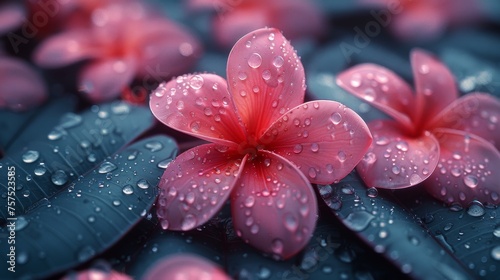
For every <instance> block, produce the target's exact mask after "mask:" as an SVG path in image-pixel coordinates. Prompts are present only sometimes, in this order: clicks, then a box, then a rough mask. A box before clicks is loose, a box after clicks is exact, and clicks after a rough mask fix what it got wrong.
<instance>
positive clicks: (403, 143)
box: [396, 141, 408, 152]
mask: <svg viewBox="0 0 500 280" xmlns="http://www.w3.org/2000/svg"><path fill="white" fill-rule="evenodd" d="M396 149H398V150H400V151H403V152H406V151H408V143H407V142H406V141H399V142H398V143H396Z"/></svg>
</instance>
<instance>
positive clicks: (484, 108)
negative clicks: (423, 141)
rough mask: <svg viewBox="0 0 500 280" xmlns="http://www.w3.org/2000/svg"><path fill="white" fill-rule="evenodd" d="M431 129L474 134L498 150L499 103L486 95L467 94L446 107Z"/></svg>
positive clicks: (499, 131) (499, 144) (499, 147)
mask: <svg viewBox="0 0 500 280" xmlns="http://www.w3.org/2000/svg"><path fill="white" fill-rule="evenodd" d="M428 127H429V128H431V127H436V128H439V127H442V128H452V129H456V130H463V131H466V132H469V133H472V134H475V135H477V136H479V137H481V138H483V139H485V140H486V141H488V142H490V143H492V144H493V145H494V146H495V147H496V148H497V149H500V101H499V100H498V99H497V98H495V97H494V96H492V95H490V94H486V93H469V94H467V95H465V96H463V97H461V98H459V99H457V100H456V101H455V102H453V103H451V104H450V105H449V106H448V107H446V108H445V109H444V110H443V111H442V112H441V113H440V114H439V115H438V116H437V117H436V118H435V119H434V120H433V122H432V123H431V124H429V125H428Z"/></svg>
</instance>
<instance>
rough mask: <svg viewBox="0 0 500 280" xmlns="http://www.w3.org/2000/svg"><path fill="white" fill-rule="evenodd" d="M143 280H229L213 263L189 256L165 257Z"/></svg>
mask: <svg viewBox="0 0 500 280" xmlns="http://www.w3.org/2000/svg"><path fill="white" fill-rule="evenodd" d="M142 279H143V280H181V279H182V280H199V279H206V280H229V279H231V278H230V277H229V276H227V274H226V273H225V272H224V271H223V270H222V269H220V268H219V267H217V266H216V265H214V264H213V263H211V262H209V261H207V260H205V259H203V258H200V257H197V256H195V255H190V254H178V255H174V256H173V257H167V258H166V259H164V260H160V261H158V262H157V263H155V264H154V265H153V267H152V268H151V269H149V270H148V271H147V272H146V275H145V276H144V277H143V278H142Z"/></svg>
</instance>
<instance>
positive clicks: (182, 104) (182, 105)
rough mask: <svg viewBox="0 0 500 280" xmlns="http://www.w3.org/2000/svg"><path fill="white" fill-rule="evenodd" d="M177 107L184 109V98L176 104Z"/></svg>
mask: <svg viewBox="0 0 500 280" xmlns="http://www.w3.org/2000/svg"><path fill="white" fill-rule="evenodd" d="M176 107H177V109H179V110H182V109H184V101H182V100H179V101H177V105H176Z"/></svg>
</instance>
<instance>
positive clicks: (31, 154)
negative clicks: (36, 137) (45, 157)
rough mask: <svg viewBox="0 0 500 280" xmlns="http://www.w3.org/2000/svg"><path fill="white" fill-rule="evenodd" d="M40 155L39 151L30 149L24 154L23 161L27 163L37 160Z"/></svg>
mask: <svg viewBox="0 0 500 280" xmlns="http://www.w3.org/2000/svg"><path fill="white" fill-rule="evenodd" d="M39 157H40V153H39V152H38V151H34V150H28V151H26V152H25V153H24V154H23V156H22V158H23V161H24V162H25V163H32V162H35V161H36V160H37V159H38V158H39Z"/></svg>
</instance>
